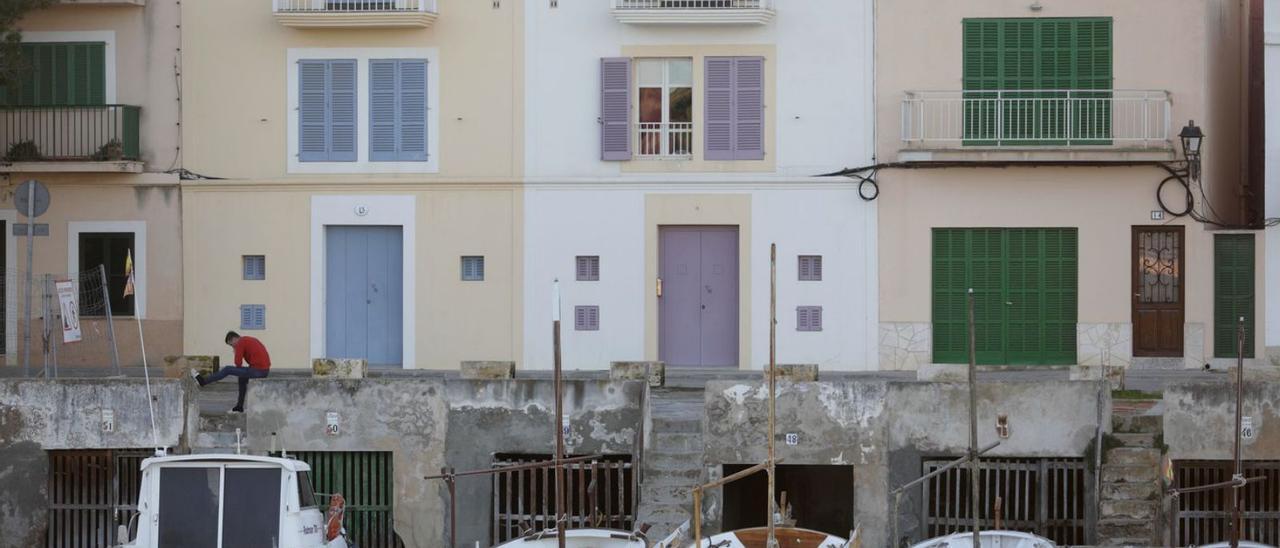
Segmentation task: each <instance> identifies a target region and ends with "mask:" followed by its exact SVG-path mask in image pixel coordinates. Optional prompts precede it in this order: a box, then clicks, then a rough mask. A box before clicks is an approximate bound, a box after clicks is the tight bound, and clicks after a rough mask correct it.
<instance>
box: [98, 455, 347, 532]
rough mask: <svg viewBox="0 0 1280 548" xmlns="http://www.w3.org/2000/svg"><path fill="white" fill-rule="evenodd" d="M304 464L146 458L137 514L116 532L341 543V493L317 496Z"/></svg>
mask: <svg viewBox="0 0 1280 548" xmlns="http://www.w3.org/2000/svg"><path fill="white" fill-rule="evenodd" d="M310 472H311V467H310V466H309V465H307V463H305V462H301V461H297V460H293V459H289V458H273V457H257V456H249V455H234V454H207V455H178V456H160V457H152V458H149V459H146V460H144V461H142V487H141V492H140V494H139V497H138V514H137V515H136V516H134V518H133V519H132V520H131V521H130V523H129V525H121V526H120V533H119V536H118V538H120V539H122V542H123V544H122V545H121V546H122V547H123V548H161V547H170V546H175V547H176V546H181V547H183V548H257V547H262V548H347V542H346V539H345V537H344V534H343V532H342V503H341V497H340V496H334V497H333V504H331V501H330V500H328V499H326V500H323V501H322V500H319V499H317V497H316V494H315V493H314V492H313V491H312V487H311V479H310V477H309V475H310ZM124 539H128V540H127V541H126V540H124Z"/></svg>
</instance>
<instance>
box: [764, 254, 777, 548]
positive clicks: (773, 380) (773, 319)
mask: <svg viewBox="0 0 1280 548" xmlns="http://www.w3.org/2000/svg"><path fill="white" fill-rule="evenodd" d="M777 384H778V244H769V520H768V521H767V522H765V523H767V524H768V527H769V537H768V540H767V544H766V546H768V548H776V547H777V546H778V537H777V531H775V530H774V529H775V528H774V519H773V516H774V514H776V513H777V511H778V510H777V500H776V499H775V498H774V497H775V496H776V495H775V489H777V485H776V483H775V481H774V478H775V476H776V474H775V473H774V472H776V471H777V466H775V461H774V459H775V458H777V455H776V454H775V450H774V439H773V438H774V427H775V426H776V424H775V420H776V412H777V411H776V403H775V401H774V400H776V399H777V396H778V394H777V390H778V387H777Z"/></svg>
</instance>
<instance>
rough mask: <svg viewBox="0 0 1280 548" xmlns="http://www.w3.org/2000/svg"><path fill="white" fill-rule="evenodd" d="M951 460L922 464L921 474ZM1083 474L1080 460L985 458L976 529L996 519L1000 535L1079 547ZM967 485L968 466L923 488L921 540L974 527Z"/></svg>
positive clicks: (1082, 524) (1083, 505)
mask: <svg viewBox="0 0 1280 548" xmlns="http://www.w3.org/2000/svg"><path fill="white" fill-rule="evenodd" d="M952 460H954V459H946V460H926V461H925V462H924V474H928V473H930V472H933V471H935V470H938V469H940V468H942V467H943V466H946V465H947V464H948V463H950V462H952ZM1085 472H1086V470H1085V464H1084V460H1083V459H1011V458H1000V459H988V458H984V459H982V460H981V462H980V467H979V476H978V484H979V486H980V489H981V491H980V492H979V493H978V504H979V505H981V507H982V512H981V514H982V516H981V518H980V519H979V523H980V524H981V526H982V527H983V528H987V529H990V528H994V527H995V525H996V519H995V518H996V516H997V514H999V515H1000V516H1001V528H1003V529H1006V530H1015V531H1023V532H1027V533H1034V534H1037V535H1040V536H1043V537H1045V538H1048V539H1050V540H1053V541H1054V542H1056V543H1058V544H1060V545H1078V544H1084V543H1085V542H1086V538H1085V537H1086V530H1087V527H1086V525H1087V524H1086V521H1087V517H1086V508H1087V507H1088V501H1089V497H1088V490H1087V487H1086V486H1087V485H1088V482H1087V481H1085V479H1086V477H1085V476H1086V473H1085ZM969 485H970V483H969V467H968V466H960V467H956V468H952V469H950V470H948V471H946V472H943V473H942V474H939V475H937V476H935V477H933V478H931V479H929V480H928V481H926V482H925V483H924V496H923V506H924V508H923V510H922V512H921V515H922V516H924V526H925V531H924V533H925V537H926V538H934V537H939V536H943V535H948V534H951V533H956V532H960V531H967V530H969V528H970V527H971V526H972V525H973V512H972V509H971V504H970V498H969V492H970V487H969ZM997 497H998V498H999V512H997V504H996V499H997Z"/></svg>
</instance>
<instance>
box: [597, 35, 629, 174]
mask: <svg viewBox="0 0 1280 548" xmlns="http://www.w3.org/2000/svg"><path fill="white" fill-rule="evenodd" d="M600 159H601V160H605V161H618V160H630V159H631V59H630V58H628V57H605V58H603V59H600Z"/></svg>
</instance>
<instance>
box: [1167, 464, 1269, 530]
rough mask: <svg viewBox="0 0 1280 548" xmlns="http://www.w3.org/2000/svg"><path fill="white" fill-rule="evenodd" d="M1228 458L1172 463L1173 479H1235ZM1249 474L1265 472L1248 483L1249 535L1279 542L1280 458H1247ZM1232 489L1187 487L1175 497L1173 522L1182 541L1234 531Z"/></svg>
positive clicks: (1186, 482)
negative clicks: (1193, 489)
mask: <svg viewBox="0 0 1280 548" xmlns="http://www.w3.org/2000/svg"><path fill="white" fill-rule="evenodd" d="M1234 469H1235V464H1234V463H1232V462H1231V461H1229V460H1184V461H1175V462H1174V463H1173V477H1174V485H1175V486H1176V487H1193V486H1196V485H1208V484H1212V483H1217V482H1222V481H1227V480H1230V479H1231V472H1232V471H1233V470H1234ZM1244 470H1245V473H1244V475H1245V477H1257V476H1262V477H1264V478H1266V479H1265V480H1263V481H1260V482H1257V483H1250V484H1249V485H1246V486H1245V488H1244V495H1243V496H1244V499H1243V500H1244V505H1243V508H1244V529H1243V536H1242V538H1244V539H1245V540H1251V541H1254V542H1261V543H1263V544H1269V545H1273V546H1274V545H1277V544H1280V461H1245V462H1244ZM1231 492H1232V491H1231V490H1230V489H1221V490H1216V491H1201V492H1198V493H1184V494H1182V495H1179V496H1178V498H1177V502H1176V506H1175V512H1176V517H1175V519H1174V520H1173V523H1172V524H1171V525H1172V526H1173V527H1174V536H1175V538H1176V540H1177V544H1178V545H1179V546H1185V545H1188V544H1195V545H1199V544H1208V543H1212V542H1221V541H1224V540H1227V538H1228V536H1229V535H1230V534H1231V529H1230V527H1231Z"/></svg>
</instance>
